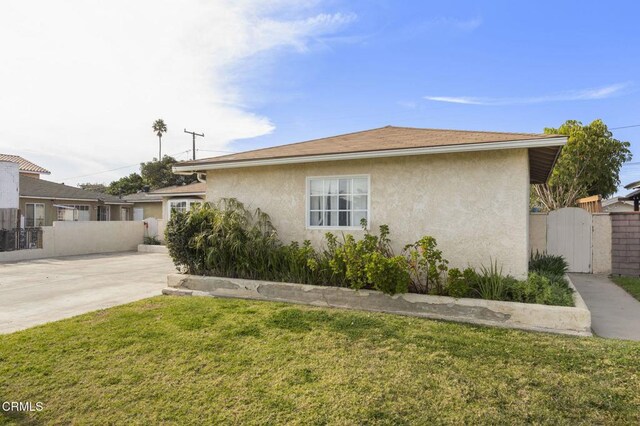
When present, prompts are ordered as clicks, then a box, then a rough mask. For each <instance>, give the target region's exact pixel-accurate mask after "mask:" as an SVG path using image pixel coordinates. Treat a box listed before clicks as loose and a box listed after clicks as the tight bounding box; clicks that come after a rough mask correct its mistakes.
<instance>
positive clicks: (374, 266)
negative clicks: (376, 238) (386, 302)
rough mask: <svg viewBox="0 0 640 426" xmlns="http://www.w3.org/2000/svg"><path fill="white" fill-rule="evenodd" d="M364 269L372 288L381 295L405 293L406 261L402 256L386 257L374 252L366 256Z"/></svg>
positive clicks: (407, 272)
mask: <svg viewBox="0 0 640 426" xmlns="http://www.w3.org/2000/svg"><path fill="white" fill-rule="evenodd" d="M364 269H365V271H366V274H367V279H368V280H369V282H370V283H372V284H373V288H374V289H376V290H380V291H382V292H383V293H387V294H396V293H406V292H407V290H408V288H409V271H408V269H407V260H406V259H405V258H404V257H403V256H393V257H386V256H384V255H383V254H382V253H380V252H378V251H376V252H373V253H371V254H369V255H368V256H367V263H366V265H365V268H364Z"/></svg>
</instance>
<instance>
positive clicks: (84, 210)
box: [56, 204, 91, 222]
mask: <svg viewBox="0 0 640 426" xmlns="http://www.w3.org/2000/svg"><path fill="white" fill-rule="evenodd" d="M56 208H57V214H56V218H57V219H58V220H59V221H83V222H84V221H88V220H91V211H90V210H89V206H88V205H84V204H80V205H78V204H73V205H72V204H65V205H56Z"/></svg>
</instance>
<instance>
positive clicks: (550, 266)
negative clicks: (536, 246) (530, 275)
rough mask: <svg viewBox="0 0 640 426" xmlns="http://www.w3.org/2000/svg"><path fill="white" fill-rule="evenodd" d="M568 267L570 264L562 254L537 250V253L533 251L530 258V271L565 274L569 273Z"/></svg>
mask: <svg viewBox="0 0 640 426" xmlns="http://www.w3.org/2000/svg"><path fill="white" fill-rule="evenodd" d="M568 268H569V264H568V263H567V261H566V260H565V259H564V257H562V256H556V255H552V254H547V253H539V252H538V251H536V253H535V254H533V253H531V258H530V259H529V271H530V272H538V273H543V274H547V275H556V276H557V275H559V276H563V275H564V274H566V273H567V270H568Z"/></svg>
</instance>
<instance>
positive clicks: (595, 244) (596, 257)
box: [591, 213, 612, 274]
mask: <svg viewBox="0 0 640 426" xmlns="http://www.w3.org/2000/svg"><path fill="white" fill-rule="evenodd" d="M592 225H593V234H592V235H591V245H592V254H591V269H592V271H593V273H594V274H610V273H611V235H612V234H611V232H612V228H611V216H610V215H609V214H608V213H596V214H594V215H593V222H592Z"/></svg>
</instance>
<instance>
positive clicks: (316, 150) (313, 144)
mask: <svg viewBox="0 0 640 426" xmlns="http://www.w3.org/2000/svg"><path fill="white" fill-rule="evenodd" d="M557 137H564V136H560V135H546V134H540V133H505V132H484V131H468V130H442V129H419V128H411V127H394V126H386V127H381V128H378V129H372V130H365V131H361V132H355V133H347V134H344V135H338V136H331V137H327V138H321V139H314V140H310V141H306V142H298V143H292V144H288V145H280V146H274V147H270V148H263V149H257V150H253V151H246V152H240V153H237V154H229V155H223V156H220V157H212V158H205V159H202V160H195V161H186V162H181V163H179V164H177V165H176V166H177V167H185V166H198V165H205V164H212V165H213V164H224V163H240V162H244V161H251V160H266V159H276V158H295V157H306V156H315V155H330V154H349V153H359V152H373V151H388V150H401V149H409V148H429V147H444V146H452V145H471V144H482V143H491V142H510V141H525V140H528V141H530V140H532V139H552V138H557ZM195 168H196V167H194V169H195Z"/></svg>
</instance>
